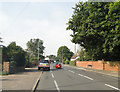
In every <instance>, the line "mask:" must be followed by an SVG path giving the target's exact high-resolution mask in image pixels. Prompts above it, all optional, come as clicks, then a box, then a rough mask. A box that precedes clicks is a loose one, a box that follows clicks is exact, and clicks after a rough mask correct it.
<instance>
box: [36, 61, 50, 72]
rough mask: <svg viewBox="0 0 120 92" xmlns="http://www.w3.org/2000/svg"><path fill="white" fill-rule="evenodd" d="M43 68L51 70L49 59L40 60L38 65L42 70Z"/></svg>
mask: <svg viewBox="0 0 120 92" xmlns="http://www.w3.org/2000/svg"><path fill="white" fill-rule="evenodd" d="M41 69H44V70H46V69H47V70H49V71H50V62H49V60H40V63H39V65H38V70H41Z"/></svg>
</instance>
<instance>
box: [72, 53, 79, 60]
mask: <svg viewBox="0 0 120 92" xmlns="http://www.w3.org/2000/svg"><path fill="white" fill-rule="evenodd" d="M78 58H79V56H77V55H75V54H73V56H72V57H71V59H70V60H71V61H75V60H77V59H78Z"/></svg>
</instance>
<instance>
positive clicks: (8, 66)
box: [3, 62, 25, 74]
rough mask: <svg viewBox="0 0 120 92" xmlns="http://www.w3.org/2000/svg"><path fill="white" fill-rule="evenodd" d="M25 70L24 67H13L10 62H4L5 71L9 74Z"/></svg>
mask: <svg viewBox="0 0 120 92" xmlns="http://www.w3.org/2000/svg"><path fill="white" fill-rule="evenodd" d="M24 70H25V67H24V66H21V67H12V66H11V63H10V62H3V71H4V72H6V73H7V74H11V73H17V72H22V71H24Z"/></svg>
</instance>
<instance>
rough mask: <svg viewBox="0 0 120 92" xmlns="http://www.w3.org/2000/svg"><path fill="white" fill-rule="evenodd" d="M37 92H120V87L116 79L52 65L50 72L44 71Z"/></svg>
mask: <svg viewBox="0 0 120 92" xmlns="http://www.w3.org/2000/svg"><path fill="white" fill-rule="evenodd" d="M36 90H37V91H38V90H49V91H50V90H56V91H57V92H62V91H64V90H69V91H70V90H74V91H75V90H79V91H80V90H103V91H105V92H106V91H107V90H109V91H108V92H111V91H112V92H118V91H119V87H118V78H116V77H111V76H107V75H103V74H99V73H95V72H91V71H86V70H85V69H84V68H74V67H70V66H63V67H62V69H55V68H53V64H51V70H50V71H43V74H42V76H41V79H40V82H39V84H38V86H37V89H36ZM96 92H97V91H96Z"/></svg>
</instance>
